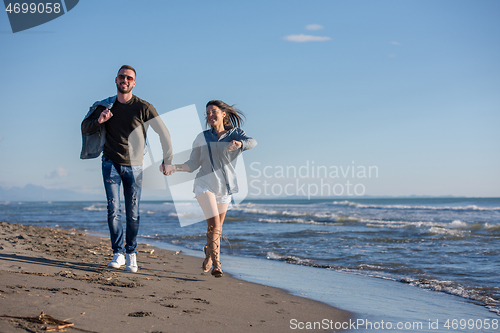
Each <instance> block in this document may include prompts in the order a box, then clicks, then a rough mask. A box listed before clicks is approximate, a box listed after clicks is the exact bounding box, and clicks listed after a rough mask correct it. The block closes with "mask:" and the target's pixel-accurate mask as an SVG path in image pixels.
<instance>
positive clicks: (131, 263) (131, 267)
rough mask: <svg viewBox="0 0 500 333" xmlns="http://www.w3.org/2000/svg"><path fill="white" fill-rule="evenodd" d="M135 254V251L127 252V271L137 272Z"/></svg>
mask: <svg viewBox="0 0 500 333" xmlns="http://www.w3.org/2000/svg"><path fill="white" fill-rule="evenodd" d="M138 269H139V267H137V256H136V254H135V253H127V271H130V272H134V273H135V272H137V270H138Z"/></svg>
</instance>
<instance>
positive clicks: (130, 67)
mask: <svg viewBox="0 0 500 333" xmlns="http://www.w3.org/2000/svg"><path fill="white" fill-rule="evenodd" d="M122 69H130V70H131V71H133V72H134V75H135V76H136V77H137V73H136V72H135V69H134V67H132V66H129V65H123V66H122V67H120V69H119V70H118V73H120V71H121V70H122Z"/></svg>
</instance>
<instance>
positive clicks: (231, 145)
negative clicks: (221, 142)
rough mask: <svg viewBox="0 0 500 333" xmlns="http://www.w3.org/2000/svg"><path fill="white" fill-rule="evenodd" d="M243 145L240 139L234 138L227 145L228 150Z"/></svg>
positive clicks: (236, 148)
mask: <svg viewBox="0 0 500 333" xmlns="http://www.w3.org/2000/svg"><path fill="white" fill-rule="evenodd" d="M241 146H242V144H241V142H240V141H236V140H233V141H231V143H230V144H229V146H228V147H227V150H228V151H233V150H238V149H240V148H241Z"/></svg>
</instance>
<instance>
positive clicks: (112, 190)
mask: <svg viewBox="0 0 500 333" xmlns="http://www.w3.org/2000/svg"><path fill="white" fill-rule="evenodd" d="M102 177H103V180H104V188H105V189H106V197H107V199H108V227H109V234H110V237H111V247H112V248H113V253H124V252H126V253H136V248H137V234H138V232H139V200H140V198H141V187H142V166H126V165H121V164H118V163H114V162H113V161H111V160H110V159H107V158H104V157H103V158H102ZM122 182H123V196H124V198H125V216H126V219H127V230H126V233H125V247H123V225H122V222H121V220H120V212H121V206H120V186H121V183H122Z"/></svg>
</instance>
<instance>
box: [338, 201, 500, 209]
mask: <svg viewBox="0 0 500 333" xmlns="http://www.w3.org/2000/svg"><path fill="white" fill-rule="evenodd" d="M332 204H333V205H337V206H350V207H356V208H370V209H387V210H438V211H500V207H479V206H477V205H467V206H425V205H367V204H362V203H359V202H352V201H347V200H344V201H334V202H332Z"/></svg>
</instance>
